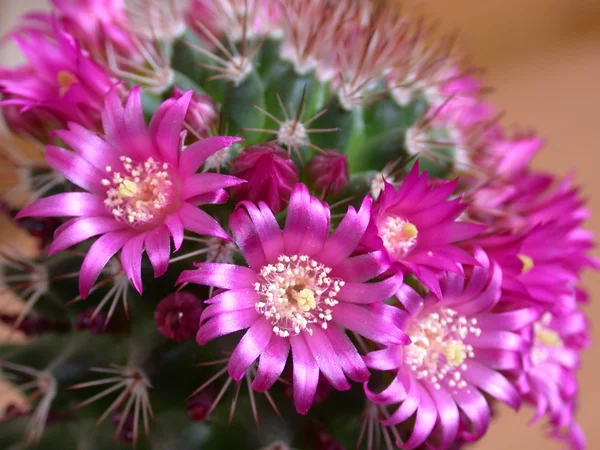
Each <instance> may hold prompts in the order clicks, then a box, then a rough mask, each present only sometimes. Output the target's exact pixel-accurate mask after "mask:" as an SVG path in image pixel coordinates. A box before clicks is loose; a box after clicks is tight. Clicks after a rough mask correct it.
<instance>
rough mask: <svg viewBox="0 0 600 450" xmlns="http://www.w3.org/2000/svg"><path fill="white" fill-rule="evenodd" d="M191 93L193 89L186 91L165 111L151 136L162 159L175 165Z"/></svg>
mask: <svg viewBox="0 0 600 450" xmlns="http://www.w3.org/2000/svg"><path fill="white" fill-rule="evenodd" d="M192 94H193V91H188V92H186V93H185V94H183V95H182V96H181V97H180V98H179V99H177V100H176V101H175V102H174V103H173V104H172V105H171V106H170V107H169V108H168V109H167V110H166V111H165V113H164V116H163V117H162V118H161V120H160V123H159V124H158V127H157V128H156V132H155V134H154V136H153V138H154V140H155V142H156V145H157V147H158V151H159V153H160V155H161V156H162V158H163V160H164V161H166V162H167V163H169V164H171V165H172V166H175V167H176V166H177V165H178V163H179V154H180V151H181V147H180V133H181V130H182V127H183V120H184V119H185V116H186V114H187V111H188V107H189V105H190V100H191V99H192Z"/></svg>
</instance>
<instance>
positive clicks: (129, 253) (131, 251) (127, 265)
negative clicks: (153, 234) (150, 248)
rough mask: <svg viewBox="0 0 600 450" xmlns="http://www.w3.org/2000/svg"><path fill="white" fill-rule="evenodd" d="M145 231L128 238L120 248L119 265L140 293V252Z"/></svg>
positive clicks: (141, 288) (141, 286)
mask: <svg viewBox="0 0 600 450" xmlns="http://www.w3.org/2000/svg"><path fill="white" fill-rule="evenodd" d="M145 239H146V233H142V234H140V235H138V236H135V237H134V238H132V239H130V240H129V241H128V242H127V243H126V244H125V245H124V246H123V249H122V250H121V265H122V266H123V270H124V271H125V274H126V275H127V278H128V279H129V281H130V282H131V284H133V287H134V288H135V290H136V291H138V292H139V293H140V295H141V294H142V290H143V285H142V252H143V251H144V240H145Z"/></svg>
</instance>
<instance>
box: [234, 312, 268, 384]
mask: <svg viewBox="0 0 600 450" xmlns="http://www.w3.org/2000/svg"><path fill="white" fill-rule="evenodd" d="M273 336H274V333H273V326H272V325H271V324H270V323H269V322H268V321H267V320H266V319H265V318H260V319H258V320H257V321H256V322H254V324H253V325H252V326H251V327H250V329H249V330H248V331H246V334H244V337H242V339H241V340H240V342H239V343H238V345H237V346H236V347H235V350H234V351H233V353H232V354H231V356H230V358H229V363H228V369H229V375H230V376H231V378H233V379H234V380H235V381H240V380H241V379H242V378H243V377H244V375H245V374H246V370H247V369H248V367H250V365H252V363H253V362H254V361H256V360H257V359H258V357H259V356H260V355H261V353H262V352H263V351H264V350H265V348H266V347H267V345H268V344H269V341H270V340H271V337H273Z"/></svg>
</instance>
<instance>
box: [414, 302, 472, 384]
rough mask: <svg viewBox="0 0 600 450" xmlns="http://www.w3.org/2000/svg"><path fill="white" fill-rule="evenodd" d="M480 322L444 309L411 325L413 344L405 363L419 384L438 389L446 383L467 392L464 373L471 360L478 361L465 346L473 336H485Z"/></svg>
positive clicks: (470, 347) (468, 347)
mask: <svg viewBox="0 0 600 450" xmlns="http://www.w3.org/2000/svg"><path fill="white" fill-rule="evenodd" d="M476 325H477V319H467V318H466V317H464V316H459V315H458V313H457V312H456V311H454V310H452V309H449V308H442V309H440V310H439V311H438V312H435V313H431V314H429V315H428V316H426V317H425V318H423V319H422V320H419V321H417V322H415V323H414V324H412V325H411V327H410V328H409V333H408V335H409V336H410V338H411V340H412V343H411V344H410V345H409V346H408V347H405V353H404V362H405V363H406V364H407V365H408V366H409V367H410V368H411V370H412V371H413V372H414V374H415V376H416V378H417V379H419V380H427V381H428V382H430V383H431V384H432V385H433V386H434V387H435V388H436V389H440V388H441V385H442V383H444V384H445V385H446V386H447V387H448V388H449V389H451V390H452V391H456V390H457V389H464V388H465V387H466V386H467V382H466V381H465V380H463V379H462V372H464V371H466V370H467V362H466V361H467V360H468V359H470V358H474V357H475V353H474V351H473V347H472V346H471V345H469V344H465V343H464V340H465V339H466V338H467V336H469V335H473V336H479V335H481V329H480V328H478V327H477V326H476Z"/></svg>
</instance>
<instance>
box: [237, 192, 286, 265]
mask: <svg viewBox="0 0 600 450" xmlns="http://www.w3.org/2000/svg"><path fill="white" fill-rule="evenodd" d="M241 209H244V210H245V211H246V213H247V214H248V216H249V218H250V220H251V221H252V224H253V226H254V230H255V232H256V234H257V236H258V239H259V240H260V243H261V246H262V249H263V252H264V255H265V258H266V260H267V261H275V260H276V259H277V257H278V256H280V255H281V254H282V253H283V233H282V231H281V228H279V224H278V223H277V219H275V216H274V215H273V212H272V211H271V210H270V209H269V207H268V206H267V205H266V203H264V202H259V204H258V206H256V205H254V204H253V203H250V202H240V203H238V205H237V206H236V210H241ZM244 224H245V225H246V226H248V227H249V226H250V224H247V223H244ZM231 229H232V232H234V234H235V230H234V227H233V226H231Z"/></svg>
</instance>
